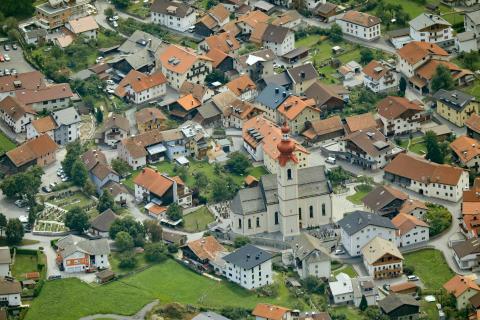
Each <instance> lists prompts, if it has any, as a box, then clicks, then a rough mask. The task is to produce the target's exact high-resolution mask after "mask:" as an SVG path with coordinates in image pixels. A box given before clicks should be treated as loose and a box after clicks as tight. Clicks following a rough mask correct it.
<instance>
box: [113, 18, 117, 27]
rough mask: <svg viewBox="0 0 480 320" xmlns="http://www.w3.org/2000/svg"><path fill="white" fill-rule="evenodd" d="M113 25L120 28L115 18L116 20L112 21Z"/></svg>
mask: <svg viewBox="0 0 480 320" xmlns="http://www.w3.org/2000/svg"><path fill="white" fill-rule="evenodd" d="M112 27H114V28H118V23H117V21H115V20H114V21H113V22H112Z"/></svg>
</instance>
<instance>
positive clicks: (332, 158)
mask: <svg viewBox="0 0 480 320" xmlns="http://www.w3.org/2000/svg"><path fill="white" fill-rule="evenodd" d="M325 162H326V163H330V164H335V163H337V159H335V157H328V158H327V159H325Z"/></svg>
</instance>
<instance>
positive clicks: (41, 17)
mask: <svg viewBox="0 0 480 320" xmlns="http://www.w3.org/2000/svg"><path fill="white" fill-rule="evenodd" d="M87 4H88V1H85V0H72V1H69V2H63V1H47V2H43V3H41V4H39V5H36V6H35V22H36V23H37V24H38V25H39V26H40V27H41V28H43V29H46V30H48V31H50V32H51V31H54V30H57V29H58V28H60V27H62V26H64V25H65V23H67V22H68V21H69V20H73V19H76V18H80V17H85V16H87V15H88V12H87Z"/></svg>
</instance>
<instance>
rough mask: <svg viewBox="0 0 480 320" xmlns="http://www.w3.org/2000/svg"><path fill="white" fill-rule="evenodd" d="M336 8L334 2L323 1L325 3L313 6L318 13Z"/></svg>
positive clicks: (325, 12)
mask: <svg viewBox="0 0 480 320" xmlns="http://www.w3.org/2000/svg"><path fill="white" fill-rule="evenodd" d="M336 9H337V5H336V4H334V3H331V2H325V3H321V2H320V3H319V4H318V5H317V6H316V7H315V9H314V10H315V12H316V13H319V14H328V13H330V12H332V11H333V10H336Z"/></svg>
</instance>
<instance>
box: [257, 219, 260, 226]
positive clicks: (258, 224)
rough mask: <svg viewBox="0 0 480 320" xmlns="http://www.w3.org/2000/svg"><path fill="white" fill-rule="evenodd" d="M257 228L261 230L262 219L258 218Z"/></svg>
mask: <svg viewBox="0 0 480 320" xmlns="http://www.w3.org/2000/svg"><path fill="white" fill-rule="evenodd" d="M257 228H260V218H259V217H257Z"/></svg>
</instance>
